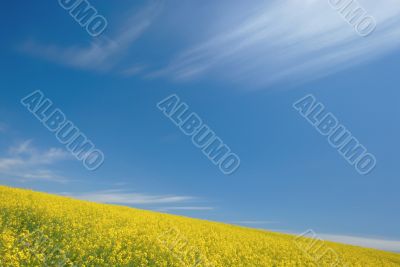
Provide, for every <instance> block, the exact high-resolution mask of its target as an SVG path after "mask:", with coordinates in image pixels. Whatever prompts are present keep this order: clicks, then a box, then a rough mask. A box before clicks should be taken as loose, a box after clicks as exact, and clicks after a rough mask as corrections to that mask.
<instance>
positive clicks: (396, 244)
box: [319, 234, 400, 252]
mask: <svg viewBox="0 0 400 267" xmlns="http://www.w3.org/2000/svg"><path fill="white" fill-rule="evenodd" d="M319 236H320V237H321V238H322V239H325V240H330V241H334V242H338V243H345V244H349V245H354V246H361V247H367V248H376V249H381V250H387V251H397V252H400V241H396V240H386V239H376V238H367V237H357V236H349V235H333V234H321V235H319Z"/></svg>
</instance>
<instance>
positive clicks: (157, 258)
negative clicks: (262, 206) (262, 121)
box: [0, 186, 400, 267]
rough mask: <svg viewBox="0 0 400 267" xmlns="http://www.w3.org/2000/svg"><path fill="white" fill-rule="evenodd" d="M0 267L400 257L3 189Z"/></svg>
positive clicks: (342, 262)
mask: <svg viewBox="0 0 400 267" xmlns="http://www.w3.org/2000/svg"><path fill="white" fill-rule="evenodd" d="M0 227H1V228H0V233H1V235H0V266H168V267H170V266H224V267H225V266H249V267H250V266H251V267H254V266H360V267H361V266H362V267H364V266H371V267H377V266H400V254H395V253H388V252H383V251H378V250H373V249H364V248H358V247H353V246H348V245H342V244H336V243H331V242H323V241H316V240H311V239H306V238H300V239H299V238H296V237H294V236H291V235H285V234H278V233H272V232H267V231H260V230H253V229H247V228H243V227H238V226H231V225H226V224H222V223H214V222H207V221H202V220H195V219H189V218H184V217H179V216H172V215H166V214H160V213H156V212H150V211H143V210H137V209H132V208H127V207H120V206H113V205H103V204H96V203H90V202H85V201H79V200H74V199H69V198H65V197H59V196H53V195H49V194H43V193H36V192H32V191H28V190H21V189H13V188H8V187H2V186H0Z"/></svg>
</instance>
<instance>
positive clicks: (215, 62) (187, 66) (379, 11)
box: [152, 0, 400, 86]
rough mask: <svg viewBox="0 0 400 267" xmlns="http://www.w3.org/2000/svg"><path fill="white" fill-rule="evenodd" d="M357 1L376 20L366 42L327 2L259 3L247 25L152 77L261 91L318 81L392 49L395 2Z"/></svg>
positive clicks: (399, 10)
mask: <svg viewBox="0 0 400 267" xmlns="http://www.w3.org/2000/svg"><path fill="white" fill-rule="evenodd" d="M261 2H262V1H261ZM359 2H360V4H361V5H362V6H363V7H364V8H365V9H366V10H367V11H368V13H369V14H371V15H372V16H373V17H374V18H375V19H376V21H377V29H376V31H375V32H374V33H373V34H371V35H369V36H368V37H365V38H363V37H360V36H359V35H357V34H356V33H355V32H354V29H353V28H352V27H351V26H350V25H349V24H348V23H347V22H346V21H344V20H343V18H342V17H341V15H340V14H338V12H337V11H336V10H334V9H333V8H332V7H331V6H330V5H329V1H328V0H326V1H321V0H307V1H304V0H279V1H278V0H275V1H272V2H270V3H268V4H266V3H265V2H262V3H263V4H262V5H263V6H260V7H259V8H258V10H259V11H258V12H257V13H254V14H252V15H251V16H250V17H249V18H248V19H247V20H245V21H241V22H238V23H237V24H236V25H230V26H229V29H226V30H225V31H222V32H220V33H218V34H216V35H215V36H211V37H209V38H208V40H205V41H204V42H203V43H201V44H198V45H195V46H193V47H192V48H189V49H187V50H186V51H184V52H182V53H181V54H180V55H178V56H177V57H176V58H175V59H174V60H172V61H171V63H170V64H169V65H168V66H167V67H165V68H164V69H162V70H160V71H158V72H155V73H153V74H152V75H153V76H168V77H172V78H174V79H177V80H188V79H193V78H196V77H200V76H202V75H207V77H214V78H218V79H224V80H229V81H232V82H242V81H243V82H250V83H252V84H253V85H254V84H255V85H261V86H264V85H267V84H271V83H275V82H278V81H281V80H283V79H285V80H287V79H288V78H290V79H297V80H306V79H311V78H316V77H320V76H323V75H326V74H329V73H331V72H335V71H338V70H341V69H343V68H346V67H349V66H353V65H355V64H359V63H361V62H364V61H367V60H370V59H373V58H376V57H377V56H379V55H382V54H384V53H387V52H389V51H391V50H393V49H396V48H398V45H399V44H400V38H399V37H400V5H399V3H398V1H396V0H383V1H375V0H360V1H359ZM258 3H259V2H258ZM224 16H229V14H224ZM210 23H211V22H210ZM209 26H210V25H209Z"/></svg>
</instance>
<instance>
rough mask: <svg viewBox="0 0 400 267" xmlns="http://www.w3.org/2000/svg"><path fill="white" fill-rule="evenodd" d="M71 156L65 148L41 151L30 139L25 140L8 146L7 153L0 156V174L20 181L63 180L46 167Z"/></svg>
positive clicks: (63, 179)
mask: <svg viewBox="0 0 400 267" xmlns="http://www.w3.org/2000/svg"><path fill="white" fill-rule="evenodd" d="M71 158H72V156H71V155H70V154H69V153H68V152H67V151H65V150H62V149H59V148H49V149H47V150H44V151H42V150H39V149H37V148H36V147H34V146H33V145H32V141H31V140H26V141H23V142H20V143H19V144H17V145H16V146H13V147H10V148H9V149H8V152H7V155H6V156H3V157H0V174H1V175H2V176H6V177H8V178H15V179H18V180H20V181H26V180H47V181H54V182H65V178H63V177H62V176H60V175H57V174H55V173H54V171H52V170H50V169H49V168H48V167H49V166H51V165H52V164H55V163H57V162H59V161H64V160H68V159H71Z"/></svg>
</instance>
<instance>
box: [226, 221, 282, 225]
mask: <svg viewBox="0 0 400 267" xmlns="http://www.w3.org/2000/svg"><path fill="white" fill-rule="evenodd" d="M233 223H234V224H243V225H265V224H276V223H278V222H276V221H254V220H252V221H235V222H233Z"/></svg>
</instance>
